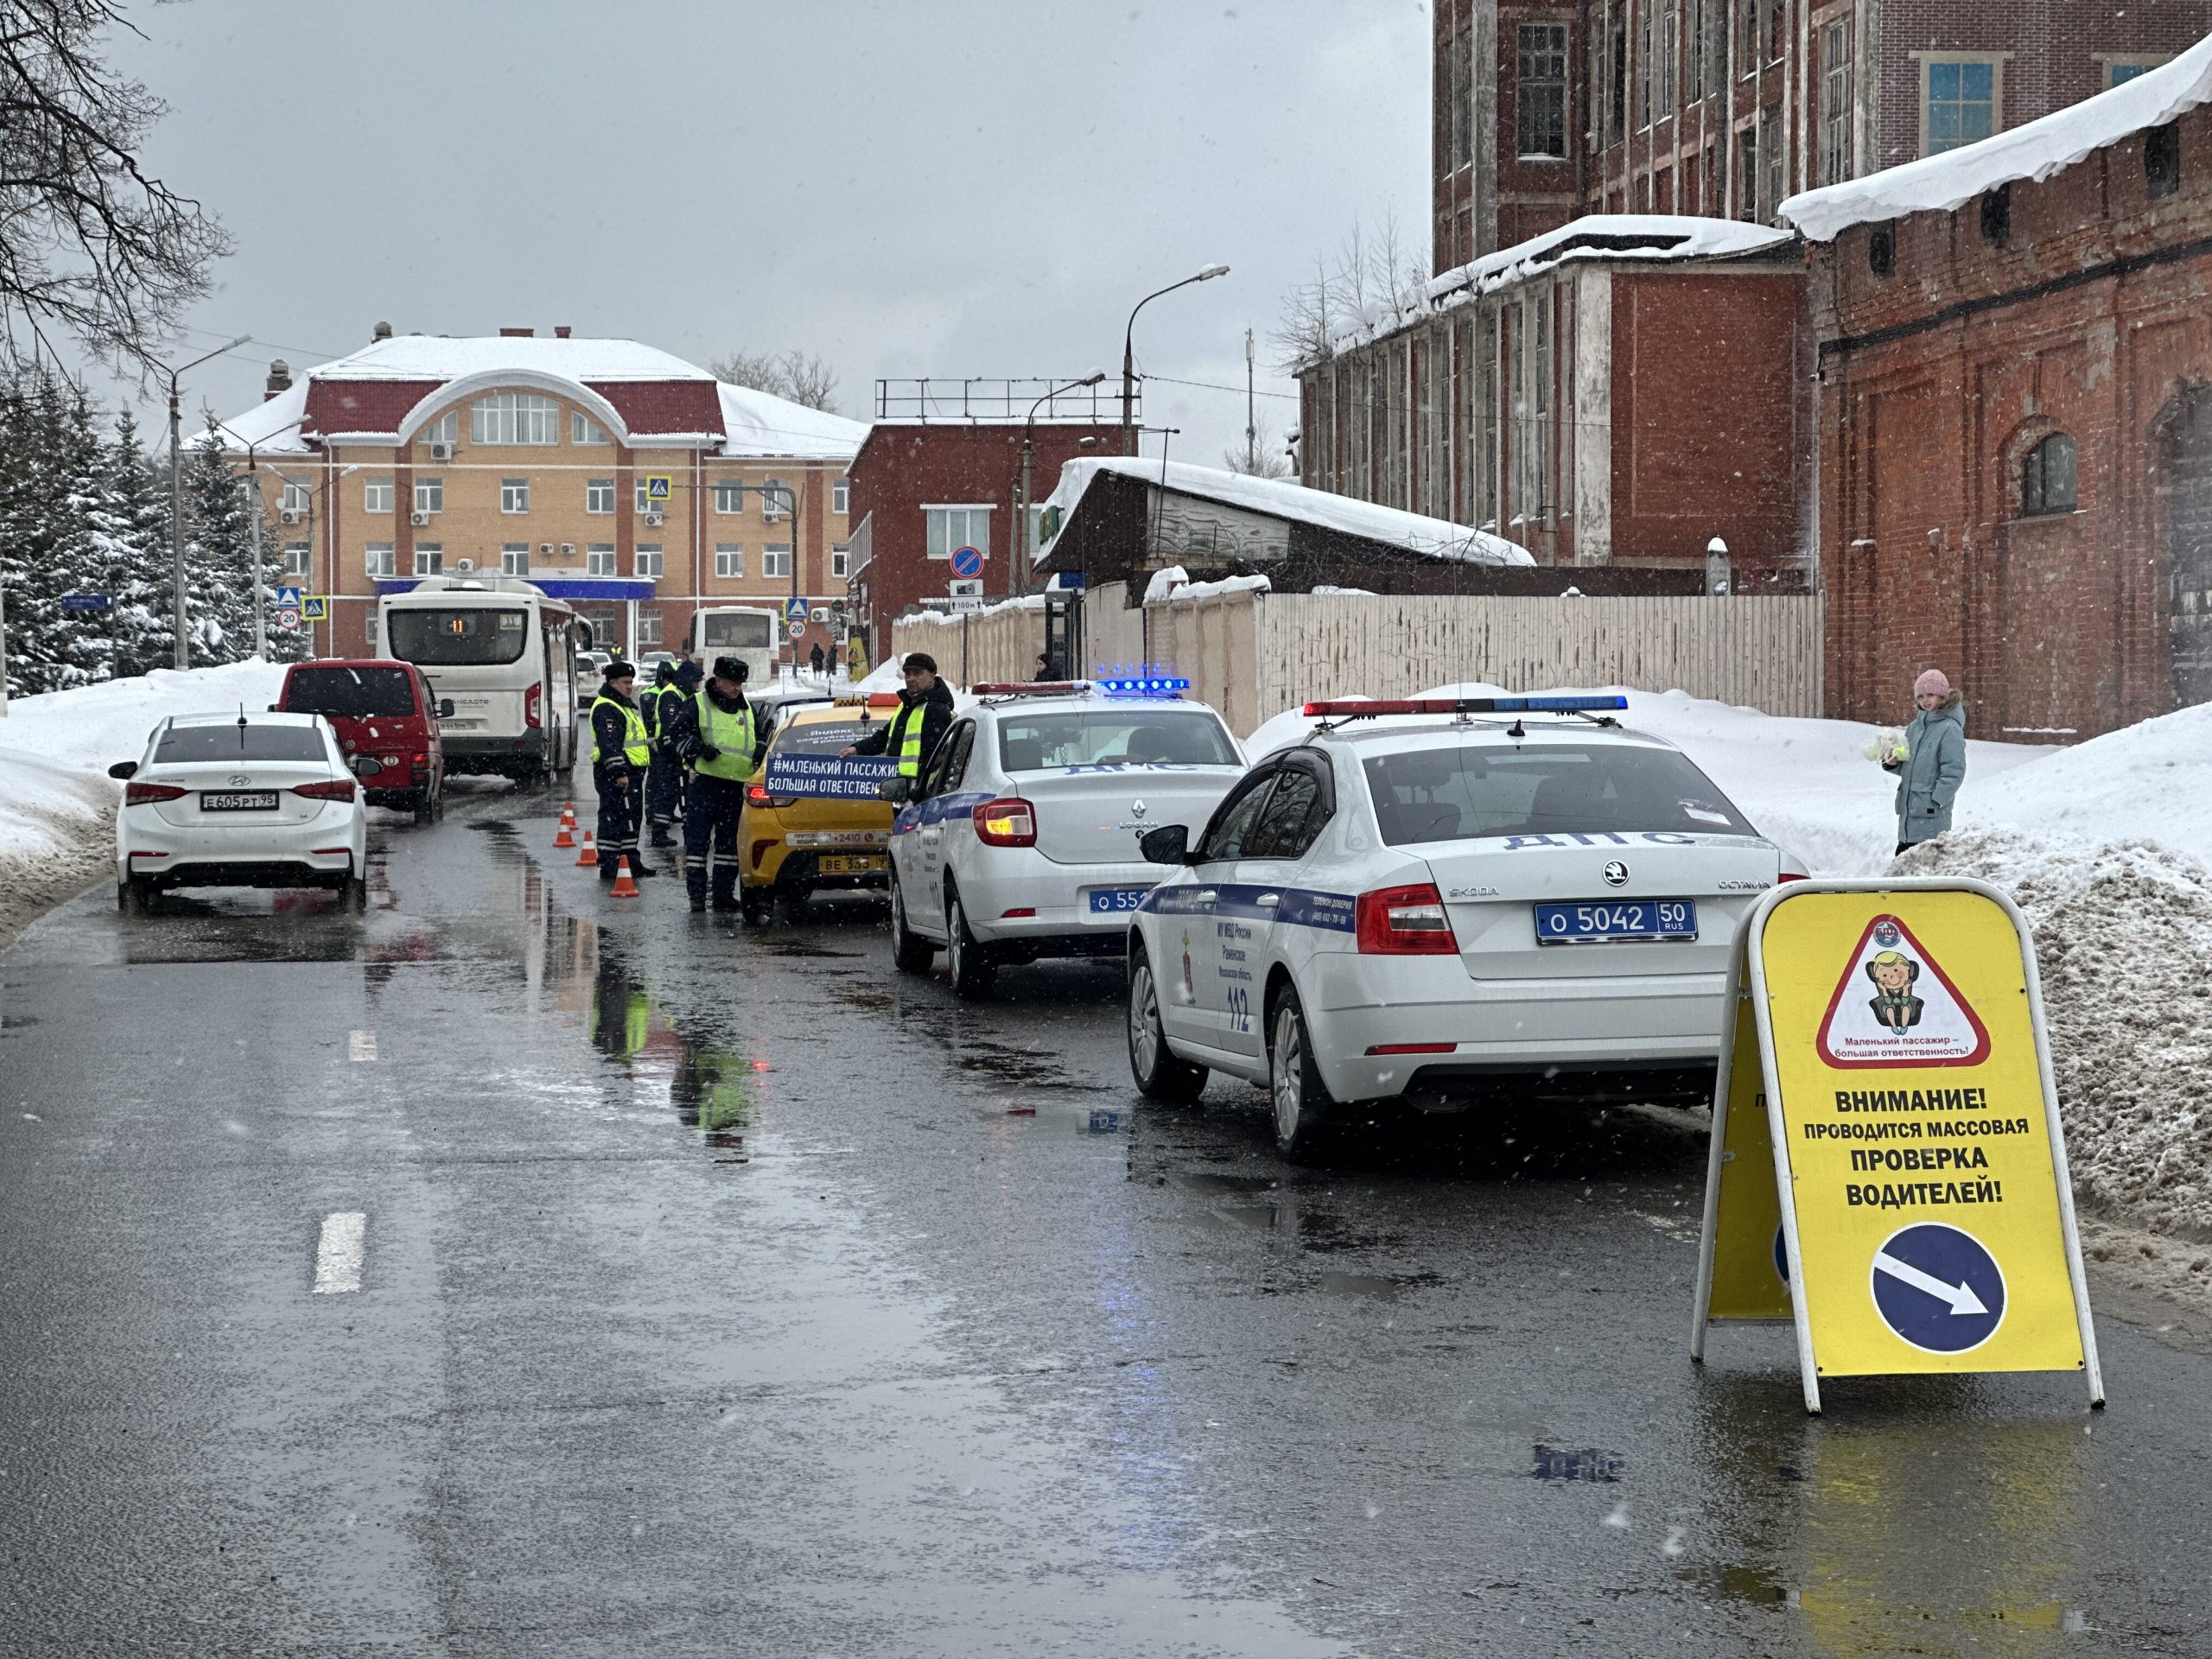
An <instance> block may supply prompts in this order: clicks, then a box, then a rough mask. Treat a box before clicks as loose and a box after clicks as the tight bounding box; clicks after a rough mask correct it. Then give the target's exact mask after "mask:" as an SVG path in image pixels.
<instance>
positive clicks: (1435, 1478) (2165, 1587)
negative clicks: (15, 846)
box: [0, 789, 2212, 1659]
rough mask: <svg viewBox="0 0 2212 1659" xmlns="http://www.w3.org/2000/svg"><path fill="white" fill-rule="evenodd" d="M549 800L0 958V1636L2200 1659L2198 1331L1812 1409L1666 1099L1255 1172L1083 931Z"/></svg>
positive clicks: (1691, 1143)
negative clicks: (905, 910) (836, 899)
mask: <svg viewBox="0 0 2212 1659" xmlns="http://www.w3.org/2000/svg"><path fill="white" fill-rule="evenodd" d="M553 805H554V803H552V802H550V801H549V800H546V799H543V798H537V799H532V798H527V797H516V796H512V795H510V794H508V793H506V792H505V791H503V790H499V789H485V790H481V791H473V792H469V793H467V795H465V796H463V797H461V798H457V799H456V804H455V805H454V810H452V812H451V813H450V814H449V816H448V819H447V820H446V822H445V823H442V824H439V825H436V826H433V827H430V828H428V829H415V828H413V827H412V826H410V825H404V824H402V823H399V822H398V821H397V820H396V819H391V820H387V821H385V823H383V824H382V825H381V826H380V829H379V830H378V835H377V838H376V842H377V845H378V849H379V850H378V854H377V855H374V856H376V857H377V858H378V868H376V870H375V871H374V873H373V883H374V889H375V891H374V895H373V898H372V908H371V911H370V913H369V915H368V916H367V917H366V918H348V917H346V916H344V915H342V914H340V913H339V912H336V911H335V910H334V909H333V908H331V906H329V904H328V902H327V900H325V899H322V898H321V897H319V896H305V895H298V896H292V897H288V898H285V899H272V898H271V897H270V896H269V895H265V894H262V895H257V894H250V893H226V894H221V895H212V896H208V897H206V898H202V899H184V900H181V901H178V902H175V903H173V904H172V906H170V907H168V909H167V910H165V911H164V912H163V913H162V914H159V915H157V916H155V917H152V918H147V919H145V920H143V921H137V922H132V921H127V920H125V919H124V918H119V917H118V916H117V915H116V914H115V912H114V910H113V908H112V904H111V897H110V894H109V893H108V890H107V889H106V888H105V887H102V888H100V889H97V890H96V891H95V892H93V893H90V894H88V895H86V897H84V898H82V899H79V900H78V901H77V902H75V903H74V904H73V905H72V906H68V907H67V908H66V909H65V910H63V911H61V912H57V913H56V914H55V915H54V916H52V917H50V918H48V919H47V920H46V921H45V922H43V923H42V924H41V925H39V926H38V927H37V928H35V929H34V930H33V931H31V932H30V933H29V934H27V935H26V936H25V937H24V938H23V939H22V941H21V942H20V943H19V944H18V945H17V946H16V948H15V949H14V950H12V951H10V953H9V954H8V955H7V956H6V957H4V958H0V980H4V1001H0V1016H4V1035H0V1344H4V1347H3V1348H0V1358H4V1367H5V1370H4V1375H0V1552H4V1558H5V1571H4V1573H0V1653H5V1654H8V1655H19V1654H21V1655H30V1654H37V1655H67V1656H85V1655H105V1654H131V1655H141V1654H143V1655H170V1654H175V1655H217V1654H223V1655H228V1654H271V1655H277V1654H282V1655H315V1656H325V1655H368V1654H376V1655H393V1654H418V1653H419V1654H451V1655H471V1656H473V1655H487V1656H488V1655H513V1656H533V1659H555V1656H571V1655H575V1656H583V1655H623V1654H653V1655H688V1654H717V1655H722V1654H745V1655H761V1656H771V1655H773V1656H781V1655H825V1656H826V1655H871V1656H873V1655H882V1656H907V1655H916V1656H922V1655H930V1656H935V1655H944V1656H955V1655H963V1656H964V1655H982V1654H1018V1655H1032V1654H1046V1653H1068V1654H1075V1655H1113V1656H1123V1655H1130V1656H1134V1655H1147V1656H1149V1655H1211V1654H1229V1655H1268V1656H1305V1655H1332V1654H1362V1655H1365V1654H1376V1655H1383V1654H1418V1655H1430V1654H1435V1655H1445V1654H1452V1655H1459V1654H1533V1655H1552V1654H1616V1655H1618V1654H1636V1655H1649V1654H1673V1653H1689V1654H1702V1653H1720V1654H1745V1655H1793V1656H1794V1655H1829V1654H1835V1655H1859V1654H1877V1653H1881V1654H1886V1653H1893V1652H1911V1653H1916V1654H1960V1655H1964V1654H1976V1655H2007V1656H2009V1655H2046V1654H2048V1655H2069V1656H2070V1655H2075V1654H2081V1655H2090V1654H2103V1653H2144V1654H2170V1655H2202V1654H2206V1653H2212V1605H2208V1586H2212V1567H2208V1565H2207V1561H2208V1552H2207V1543H2208V1541H2212V1519H2208V1505H2207V1492H2208V1489H2209V1488H2212V1412H2208V1410H2207V1406H2208V1404H2212V1360H2208V1359H2207V1358H2205V1357H2202V1356H2200V1355H2198V1354H2195V1353H2191V1352H2187V1351H2180V1350H2177V1349H2176V1348H2174V1347H2171V1346H2169V1345H2167V1344H2166V1343H2165V1342H2164V1341H2161V1340H2160V1339H2158V1338H2157V1337H2156V1336H2154V1335H2153V1334H2151V1333H2149V1332H2145V1331H2144V1330H2142V1329H2140V1328H2138V1327H2137V1326H2135V1325H2130V1324H2127V1323H2124V1322H2122V1321H2120V1320H2119V1319H2113V1318H2109V1317H2107V1318H2105V1319H2102V1320H2101V1340H2102V1344H2103V1352H2104V1358H2105V1366H2106V1375H2107V1383H2108V1386H2109V1389H2110V1391H2111V1395H2112V1399H2113V1407H2112V1409H2111V1410H2110V1411H2108V1412H2107V1413H2104V1414H2100V1415H2098V1416H2096V1417H2094V1418H2093V1417H2092V1416H2091V1415H2090V1414H2088V1412H2087V1411H2086V1410H2085V1409H2084V1408H2083V1406H2082V1386H2081V1383H2080V1382H2079V1380H2078V1379H2075V1378H2069V1377H2009V1378H1997V1379H1989V1380H1967V1381H1961V1382H1956V1383H1932V1382H1891V1381H1881V1382H1877V1381H1860V1382H1857V1383H1830V1384H1829V1385H1828V1395H1829V1409H1828V1414H1827V1416H1826V1417H1825V1418H1823V1419H1821V1420H1820V1421H1809V1420H1808V1419H1807V1418H1806V1417H1805V1416H1804V1414H1802V1409H1801V1408H1800V1402H1799V1398H1798V1389H1797V1383H1796V1375H1795V1370H1794V1355H1793V1351H1792V1350H1791V1347H1790V1344H1789V1338H1788V1334H1787V1332H1783V1331H1777V1330H1764V1329H1755V1330H1742V1329H1731V1330H1727V1331H1724V1332H1719V1333H1716V1335H1715V1338H1714V1339H1713V1364H1712V1365H1711V1367H1710V1368H1709V1369H1708V1370H1707V1371H1706V1372H1705V1373H1703V1374H1700V1373H1699V1372H1697V1371H1696V1370H1694V1369H1693V1368H1692V1367H1691V1366H1690V1364H1689V1363H1688V1360H1687V1357H1686V1355H1685V1338H1686V1335H1687V1325H1688V1300H1689V1294H1690V1281H1691V1277H1692V1274H1693V1272H1694V1266H1695V1227H1696V1211H1697V1194H1698V1192H1699V1187H1700V1182H1701V1179H1702V1173H1703V1167H1702V1153H1701V1150H1700V1144H1699V1141H1698V1140H1697V1138H1696V1137H1695V1136H1694V1134H1692V1133H1690V1132H1688V1131H1687V1130H1686V1129H1685V1128H1682V1127H1681V1126H1680V1125H1679V1124H1678V1123H1675V1122H1662V1121H1658V1120H1656V1119H1653V1118H1650V1117H1647V1116H1643V1115H1640V1114H1636V1113H1630V1112H1616V1113H1613V1114H1611V1116H1606V1117H1604V1118H1600V1117H1598V1116H1594V1115H1588V1114H1581V1115H1575V1114H1569V1115H1564V1116H1562V1115H1560V1114H1556V1113H1545V1114H1534V1113H1532V1114H1529V1115H1525V1116H1517V1117H1508V1118H1503V1119H1498V1118H1493V1119H1487V1120H1485V1121H1484V1122H1481V1123H1479V1124H1476V1123H1470V1122H1456V1123H1454V1122H1430V1123H1426V1124H1412V1125H1389V1126H1384V1127H1383V1128H1377V1129H1376V1131H1374V1132H1373V1134H1372V1135H1370V1136H1369V1137H1367V1138H1365V1140H1364V1141H1363V1143H1362V1144H1361V1145H1360V1146H1358V1147H1356V1148H1353V1149H1350V1150H1347V1151H1345V1152H1344V1153H1341V1154H1339V1155H1338V1156H1337V1157H1335V1158H1334V1159H1332V1160H1331V1161H1329V1162H1328V1163H1326V1164H1325V1165H1324V1166H1321V1167H1319V1168H1313V1169H1293V1168H1289V1167H1287V1166H1284V1165H1283V1164H1282V1163H1281V1162H1280V1161H1279V1160H1277V1158H1276V1157H1275V1155H1274V1152H1273V1149H1272V1146H1271V1142H1270V1141H1269V1138H1268V1128H1267V1123H1266V1120H1265V1116H1264V1112H1263V1109H1262V1099H1261V1097H1260V1096H1258V1095H1257V1094H1256V1093H1255V1092H1253V1091H1251V1090H1247V1089H1245V1088H1244V1087H1243V1086H1242V1085H1235V1084H1226V1085H1225V1084H1222V1083H1220V1082H1219V1081H1217V1082H1216V1083H1215V1084H1213V1085H1212V1086H1211V1089H1210V1090H1209V1091H1208V1094H1207V1096H1206V1098H1205V1101H1204V1102H1203V1103H1200V1104H1199V1105H1198V1107H1196V1108H1192V1109H1163V1108H1160V1107H1156V1106H1151V1105H1143V1106H1140V1105H1139V1104H1138V1103H1137V1102H1136V1100H1135V1096H1134V1094H1133V1092H1132V1090H1131V1089H1130V1087H1129V1084H1128V1069H1127V1063H1126V1060H1125V1058H1124V1057H1123V1052H1122V1034H1121V1027H1120V1001H1119V997H1120V982H1119V975H1118V969H1105V968H1101V967H1096V966H1066V967H1054V966H1045V967H1040V968H1038V969H1031V970H1027V971H1025V972H1021V973H1019V974H1009V975H1008V976H1007V977H1006V979H1005V980H1004V982H1003V983H1002V987H1001V994H1000V999H999V1001H996V1002H995V1003H994V1004H991V1005H988V1006H980V1007H969V1006H965V1005H962V1004H959V1003H957V1002H956V1001H954V999H953V998H952V996H951V995H950V991H949V989H948V988H946V987H945V985H944V982H942V980H941V979H940V980H936V981H932V982H912V981H907V980H903V979H901V978H900V977H899V976H895V975H893V973H892V972H891V970H890V968H889V964H888V960H887V946H886V935H885V931H884V928H883V925H882V916H881V912H880V907H872V906H847V907H842V908H840V909H837V910H834V911H830V912H826V913H825V915H824V916H823V918H819V919H817V920H815V921H812V922H810V923H808V924H806V925H799V926H796V927H787V928H779V929H778V930H776V931H772V932H770V933H766V934H747V933H745V932H743V931H741V930H739V929H738V928H737V927H735V926H734V925H732V923H731V922H730V920H729V919H728V918H693V917H690V916H689V915H688V914H686V913H684V912H683V909H682V900H681V894H680V893H678V892H675V891H671V889H674V888H675V887H677V883H675V882H673V881H663V882H658V883H649V884H647V887H646V892H645V897H644V898H643V899H641V900H639V901H638V902H636V903H634V904H631V905H628V906H622V905H620V903H619V901H615V900H613V899H609V898H607V896H605V894H604V893H603V892H602V891H601V889H600V888H599V887H598V886H597V885H596V884H595V883H594V882H593V881H592V880H590V875H589V872H588V871H584V870H579V869H575V868H572V867H571V866H570V865H569V857H570V855H567V854H556V853H555V852H553V851H552V850H551V849H550V845H549V843H550V841H551V839H552V833H553V832H552V823H551V818H550V814H551V811H552V810H553ZM353 1212H358V1213H359V1214H360V1215H362V1216H363V1217H365V1234H364V1237H365V1249H364V1253H363V1258H362V1268H361V1279H360V1287H359V1290H358V1291H353V1292H344V1291H340V1292H337V1293H335V1294H316V1293H315V1289H314V1285H315V1272H316V1260H317V1250H318V1240H319V1238H320V1237H321V1231H322V1229H323V1227H324V1222H325V1217H328V1216H330V1215H332V1214H334V1213H353ZM342 1266H343V1264H342V1263H340V1264H339V1267H340V1269H341V1270H342Z"/></svg>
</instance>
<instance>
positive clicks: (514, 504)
mask: <svg viewBox="0 0 2212 1659" xmlns="http://www.w3.org/2000/svg"><path fill="white" fill-rule="evenodd" d="M499 511H500V512H505V513H521V512H529V511H530V480H528V479H526V478H503V479H501V480H499Z"/></svg>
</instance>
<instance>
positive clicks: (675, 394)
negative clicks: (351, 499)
mask: <svg viewBox="0 0 2212 1659" xmlns="http://www.w3.org/2000/svg"><path fill="white" fill-rule="evenodd" d="M447 384H448V382H446V381H442V380H325V379H322V378H320V377H310V378H309V380H308V404H307V418H306V419H305V420H304V421H302V422H301V423H300V430H301V431H302V433H303V434H307V435H312V436H315V437H325V438H327V437H329V436H331V435H334V434H336V433H340V432H397V430H398V429H399V423H401V422H402V421H404V420H405V419H406V418H407V413H408V411H409V410H411V409H413V408H414V407H415V406H416V404H419V403H421V402H422V401H423V399H424V398H425V397H430V396H432V395H433V394H435V392H436V391H437V390H438V389H439V387H441V386H442V385H447ZM585 384H586V385H589V386H590V387H591V390H592V391H595V392H597V393H598V394H599V395H600V396H601V397H604V398H606V399H607V402H608V403H610V404H613V405H614V410H615V412H616V413H617V414H619V415H620V416H621V417H622V421H623V423H624V424H625V425H626V426H627V427H628V428H629V429H630V430H631V431H632V432H633V433H656V432H709V433H719V432H721V429H722V410H721V399H720V398H719V397H717V396H716V395H715V383H714V382H713V381H711V380H608V381H600V382H598V383H596V384H594V383H593V382H589V381H587V382H585Z"/></svg>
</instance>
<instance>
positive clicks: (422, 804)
mask: <svg viewBox="0 0 2212 1659" xmlns="http://www.w3.org/2000/svg"><path fill="white" fill-rule="evenodd" d="M437 810H438V807H437V802H436V800H435V798H433V797H432V796H431V794H430V791H429V790H427V789H418V790H416V791H415V822H416V823H429V821H430V820H431V819H432V818H434V817H436V816H437Z"/></svg>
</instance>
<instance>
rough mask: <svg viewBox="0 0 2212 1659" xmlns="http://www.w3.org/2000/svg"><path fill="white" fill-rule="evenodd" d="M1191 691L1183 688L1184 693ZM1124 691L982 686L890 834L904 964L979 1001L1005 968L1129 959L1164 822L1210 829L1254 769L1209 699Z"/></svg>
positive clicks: (1115, 687)
mask: <svg viewBox="0 0 2212 1659" xmlns="http://www.w3.org/2000/svg"><path fill="white" fill-rule="evenodd" d="M1150 684H1151V685H1152V686H1153V687H1154V690H1153V692H1151V693H1150V694H1147V693H1145V692H1143V691H1141V690H1124V689H1123V688H1122V685H1121V683H1116V682H1102V683H1097V684H1093V683H1090V682H1087V681H1075V682H1068V683H1054V684H1040V685H979V686H977V687H976V688H975V690H976V694H977V696H980V697H981V698H982V701H981V702H979V703H978V704H977V705H976V707H975V708H973V709H969V711H968V712H967V713H966V714H964V715H962V716H961V717H960V718H959V719H958V720H957V721H955V722H954V723H953V724H952V726H951V727H950V728H949V729H947V731H946V732H945V734H944V738H943V739H942V740H941V741H939V742H938V746H937V749H936V751H935V752H934V753H932V754H931V757H930V759H929V760H928V761H927V762H926V763H925V765H924V766H923V767H922V772H921V776H920V777H919V779H917V780H916V787H915V788H914V790H913V791H912V798H911V799H908V800H906V801H905V802H904V803H903V804H901V806H900V809H899V816H898V817H897V819H896V820H895V821H894V822H893V825H892V830H891V877H892V880H891V955H892V960H893V963H896V964H897V965H898V967H899V969H902V970H904V971H905V972H907V973H912V974H921V973H927V972H928V971H929V969H930V963H931V959H932V958H933V957H934V956H935V955H936V953H937V951H938V949H939V948H940V947H942V948H943V949H944V951H945V953H946V955H947V957H949V959H950V968H951V970H952V988H953V990H954V992H955V993H956V994H957V995H961V996H969V997H972V996H980V995H984V994H985V993H987V992H988V990H989V989H990V987H991V984H992V982H993V980H994V977H995V975H996V973H997V971H998V969H1000V968H1001V966H1004V965H1006V964H1007V963H1024V962H1033V961H1035V960H1036V959H1037V958H1039V957H1075V956H1119V955H1121V953H1122V944H1123V942H1124V940H1125V939H1126V938H1127V936H1128V918H1129V916H1130V914H1131V913H1132V912H1134V911H1135V909H1136V907H1137V906H1138V905H1139V904H1141V902H1142V901H1143V899H1144V896H1145V894H1146V893H1148V892H1149V891H1151V888H1152V885H1153V883H1154V882H1155V881H1157V880H1159V879H1160V869H1159V867H1158V866H1156V865H1154V864H1152V863H1150V862H1148V861H1147V860H1146V859H1145V858H1144V856H1143V855H1142V854H1141V853H1140V852H1139V851H1138V849H1137V838H1138V837H1139V836H1141V835H1143V834H1144V832H1145V831H1146V830H1147V829H1151V828H1152V827H1153V826H1154V825H1155V824H1160V823H1177V822H1179V821H1184V820H1203V819H1204V818H1205V816H1206V815H1207V814H1208V813H1210V812H1211V811H1212V810H1213V808H1214V804H1215V803H1216V802H1217V801H1218V800H1220V798H1222V796H1223V795H1224V793H1226V792H1227V791H1228V790H1229V789H1230V786H1231V785H1234V784H1235V783H1236V780H1237V779H1239V778H1240V777H1242V776H1243V772H1244V756H1243V751H1242V750H1241V749H1239V748H1238V747H1237V745H1236V739H1235V738H1234V737H1232V736H1230V733H1229V728H1228V727H1227V726H1225V725H1224V724H1223V723H1222V719H1221V716H1220V715H1217V714H1216V713H1215V712H1214V711H1213V710H1212V709H1209V708H1207V707H1206V706H1205V704H1204V703H1202V702H1184V701H1183V700H1182V699H1181V698H1180V697H1179V696H1173V695H1165V694H1164V693H1165V692H1166V690H1169V689H1170V688H1169V687H1168V686H1167V683H1164V682H1159V681H1155V682H1151V683H1150ZM1175 684H1176V685H1179V682H1177V683H1175Z"/></svg>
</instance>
